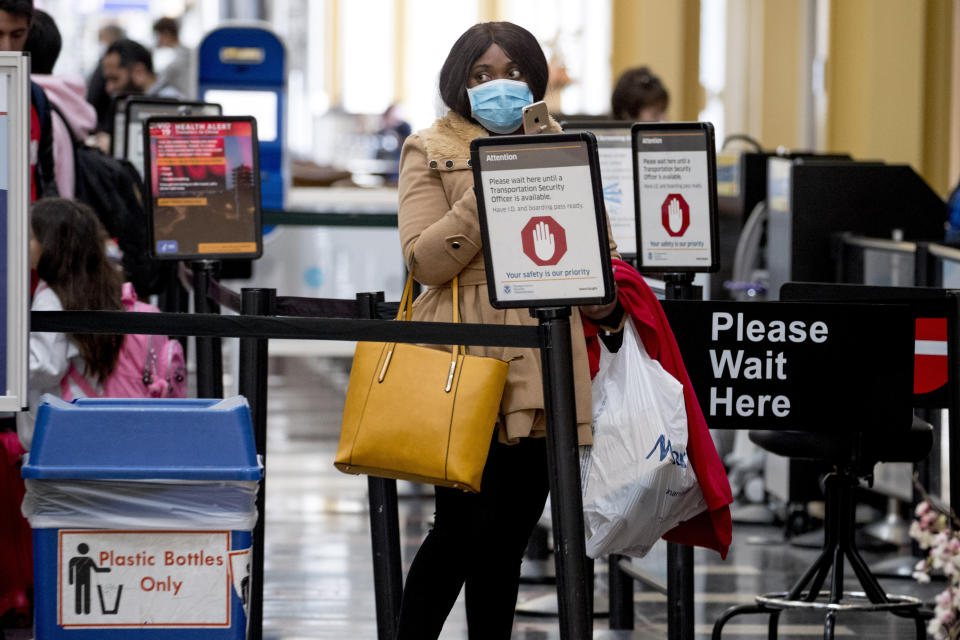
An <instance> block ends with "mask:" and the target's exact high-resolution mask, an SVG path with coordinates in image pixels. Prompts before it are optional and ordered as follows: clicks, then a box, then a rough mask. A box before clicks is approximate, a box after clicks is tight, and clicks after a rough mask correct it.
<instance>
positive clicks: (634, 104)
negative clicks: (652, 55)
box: [610, 66, 670, 122]
mask: <svg viewBox="0 0 960 640" xmlns="http://www.w3.org/2000/svg"><path fill="white" fill-rule="evenodd" d="M610 103H611V107H612V114H613V117H614V119H615V120H632V121H634V122H661V121H662V120H665V119H666V115H667V107H668V106H669V105H670V94H669V93H668V92H667V89H666V87H664V86H663V83H662V82H661V81H660V78H659V77H657V76H655V75H654V74H653V72H652V71H650V67H647V66H643V67H635V68H633V69H627V70H626V71H624V72H623V73H622V74H621V75H620V78H619V79H618V80H617V84H616V86H615V87H614V89H613V95H612V96H611V99H610Z"/></svg>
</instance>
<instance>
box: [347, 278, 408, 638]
mask: <svg viewBox="0 0 960 640" xmlns="http://www.w3.org/2000/svg"><path fill="white" fill-rule="evenodd" d="M382 300H383V292H377V293H358V294H357V306H358V307H359V314H358V317H360V318H367V319H376V317H377V302H378V301H382ZM367 493H368V495H369V501H370V546H371V548H372V550H373V594H374V601H375V602H376V605H377V640H393V637H394V636H395V635H396V632H397V623H398V622H399V620H400V603H401V601H402V600H403V557H402V556H401V554H400V515H399V513H398V510H397V481H396V480H390V479H387V478H375V477H374V476H367Z"/></svg>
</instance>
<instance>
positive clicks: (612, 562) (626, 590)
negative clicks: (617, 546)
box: [607, 553, 634, 629]
mask: <svg viewBox="0 0 960 640" xmlns="http://www.w3.org/2000/svg"><path fill="white" fill-rule="evenodd" d="M626 559H627V557H626V556H622V555H620V554H616V553H613V554H610V556H609V557H608V558H607V566H608V574H607V575H608V578H607V580H608V585H609V594H610V600H609V602H610V628H611V629H633V624H634V620H633V618H634V616H633V578H631V577H630V576H628V575H626V574H625V573H624V572H623V571H621V570H620V561H621V560H626Z"/></svg>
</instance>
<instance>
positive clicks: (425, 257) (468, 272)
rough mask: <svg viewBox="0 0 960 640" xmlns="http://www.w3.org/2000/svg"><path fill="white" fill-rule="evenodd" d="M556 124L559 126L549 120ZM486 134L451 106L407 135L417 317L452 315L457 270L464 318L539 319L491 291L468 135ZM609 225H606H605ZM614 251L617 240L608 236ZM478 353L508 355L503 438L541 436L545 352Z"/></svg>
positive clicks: (578, 342)
mask: <svg viewBox="0 0 960 640" xmlns="http://www.w3.org/2000/svg"><path fill="white" fill-rule="evenodd" d="M549 131H551V132H554V133H556V132H559V131H560V127H559V125H557V123H556V122H554V121H552V120H551V127H550V129H549ZM486 135H488V134H487V131H486V130H485V129H483V128H482V127H480V126H478V125H475V124H473V123H471V122H469V121H468V120H465V119H464V118H463V117H461V116H459V115H458V114H456V113H454V112H450V113H448V114H447V115H446V116H445V117H443V118H441V119H439V120H437V121H436V122H435V123H434V124H433V126H432V127H430V128H429V129H425V130H423V131H420V132H418V133H416V134H414V135H411V136H410V137H408V138H407V140H406V143H405V144H404V145H403V152H402V154H401V156H400V183H399V201H400V202H399V228H400V243H401V248H402V250H403V258H404V260H405V261H406V264H407V268H408V269H410V272H411V273H412V274H413V277H414V278H415V279H416V280H417V281H418V282H420V283H421V284H423V285H426V286H427V287H429V288H428V289H426V290H425V291H424V292H423V293H422V294H421V295H420V296H419V297H418V298H417V300H416V302H415V303H414V307H413V317H414V319H415V320H423V321H434V322H451V320H452V314H453V308H452V303H451V298H450V289H449V286H450V281H451V280H452V279H453V277H454V276H456V275H458V274H459V276H460V314H461V316H462V321H463V322H470V323H482V324H501V325H534V326H535V325H536V324H537V321H536V319H534V318H531V317H530V314H529V312H528V311H527V310H526V309H506V310H502V309H494V308H493V307H492V306H491V305H490V298H489V296H488V294H487V284H486V273H485V271H484V261H483V251H481V249H480V247H481V240H480V223H479V219H478V217H477V199H476V195H475V193H474V190H473V172H472V171H471V169H470V164H469V160H470V141H471V140H473V139H474V138H479V137H484V136H486ZM608 226H609V225H608ZM610 251H611V253H612V254H613V255H614V256H616V257H619V256H618V255H617V254H616V244H615V243H614V242H613V240H612V239H611V240H610ZM570 325H571V334H572V336H571V339H572V342H573V368H574V388H575V392H576V403H577V423H578V435H579V439H580V443H581V444H588V443H590V442H591V438H590V419H591V413H592V408H591V399H590V372H589V365H588V362H587V352H586V345H585V341H584V337H583V328H582V325H581V323H580V313H579V312H578V311H577V310H576V309H574V311H573V314H572V317H571V323H570ZM468 352H469V353H471V354H474V355H482V356H488V357H491V358H500V359H502V360H510V359H511V358H515V357H516V356H518V355H522V356H523V357H522V358H521V359H519V360H513V361H512V362H510V371H509V375H508V377H507V386H506V389H505V390H504V393H503V401H502V402H501V405H500V411H501V419H500V425H499V426H500V439H501V441H506V442H515V441H516V440H517V439H518V438H524V437H528V436H543V435H544V431H545V427H546V422H545V419H544V413H543V404H544V402H543V386H542V384H543V383H542V380H541V366H540V352H539V350H537V349H518V348H513V347H469V348H468Z"/></svg>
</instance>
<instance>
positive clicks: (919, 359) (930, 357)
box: [913, 318, 949, 393]
mask: <svg viewBox="0 0 960 640" xmlns="http://www.w3.org/2000/svg"><path fill="white" fill-rule="evenodd" d="M913 354H914V355H913V392H914V393H930V392H931V391H934V390H936V389H939V388H940V387H942V386H943V385H945V384H947V379H948V377H949V372H948V370H947V319H946V318H917V323H916V338H915V342H914V350H913Z"/></svg>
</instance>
